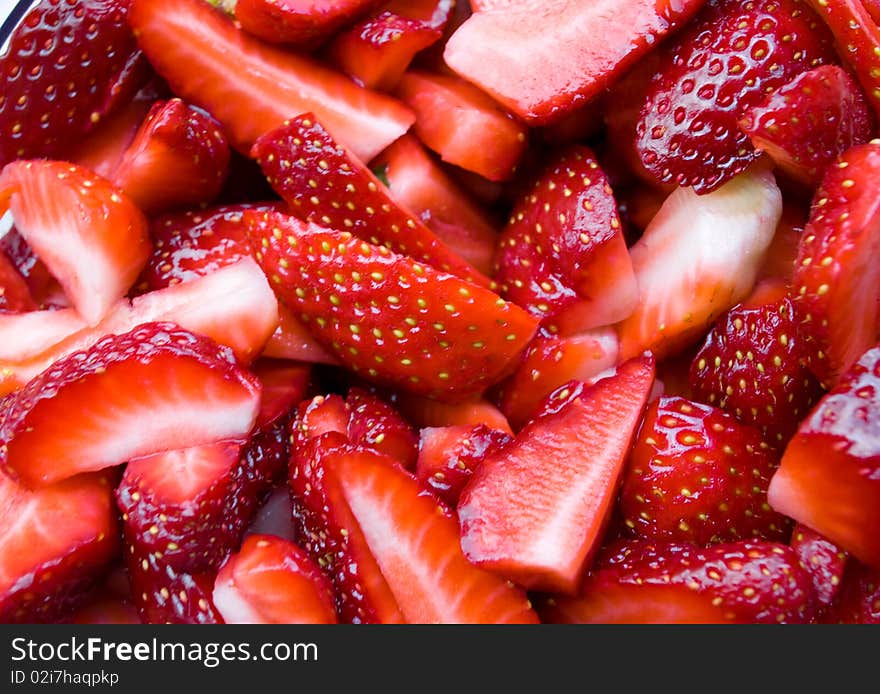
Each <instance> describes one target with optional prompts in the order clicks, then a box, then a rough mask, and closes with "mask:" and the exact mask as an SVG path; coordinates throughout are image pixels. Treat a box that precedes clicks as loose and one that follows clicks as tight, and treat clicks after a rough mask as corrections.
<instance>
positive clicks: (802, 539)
mask: <svg viewBox="0 0 880 694" xmlns="http://www.w3.org/2000/svg"><path fill="white" fill-rule="evenodd" d="M789 544H790V546H791V548H792V549H793V550H794V551H795V552H797V555H798V557H799V558H800V562H801V566H803V567H804V569H806V570H807V571H808V572H809V574H810V576H812V578H813V589H814V590H815V591H816V596H817V597H818V599H819V603H820V605H822V606H824V607H825V608H827V607H829V606H831V605H832V604H833V603H834V602H835V600H836V598H837V596H838V594H839V593H840V590H841V586H842V583H843V576H844V570H845V569H847V567H848V566H849V565H850V564H852V563H853V562H848V560H847V556H846V552H844V551H843V550H842V549H840V547H838V546H837V545H836V544H834V543H833V542H831V540H829V539H828V538H826V537H823V536H822V535H820V534H819V533H817V532H816V531H814V530H810V529H809V528H808V527H806V526H805V525H797V526H795V529H794V531H793V532H792V534H791V542H790V543H789ZM847 570H848V569H847Z"/></svg>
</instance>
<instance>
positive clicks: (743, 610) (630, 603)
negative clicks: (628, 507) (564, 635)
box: [541, 540, 815, 624]
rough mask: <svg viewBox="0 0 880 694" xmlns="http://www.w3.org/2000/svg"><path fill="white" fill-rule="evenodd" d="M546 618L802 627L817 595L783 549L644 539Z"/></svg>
mask: <svg viewBox="0 0 880 694" xmlns="http://www.w3.org/2000/svg"><path fill="white" fill-rule="evenodd" d="M541 616H542V618H543V620H544V621H545V622H553V623H575V624H578V623H580V624H603V623H624V624H625V623H629V624H632V623H649V622H653V623H665V624H674V623H683V624H691V623H697V624H725V623H746V624H779V623H794V624H802V623H809V622H810V621H812V619H813V617H814V616H815V596H814V595H813V586H812V582H811V580H810V576H809V574H808V573H807V572H806V571H805V570H804V569H803V568H802V567H801V566H800V564H799V562H798V557H797V555H796V554H795V552H794V551H793V550H792V549H790V548H789V547H786V546H785V545H780V544H778V543H773V542H746V541H744V542H736V543H731V544H723V545H715V546H714V547H710V548H708V549H698V548H695V547H693V546H690V545H687V544H677V543H654V542H650V541H647V540H639V541H635V542H628V543H620V544H617V545H614V546H612V547H611V548H609V550H608V551H607V552H606V554H605V556H604V558H603V560H602V561H601V562H600V565H599V567H598V568H597V570H596V571H594V572H593V574H592V575H591V576H590V577H589V579H588V580H587V581H586V583H585V585H584V589H583V591H582V593H581V597H576V598H555V599H551V600H550V601H548V604H547V607H546V609H543V610H542V611H541Z"/></svg>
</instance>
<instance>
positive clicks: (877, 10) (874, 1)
mask: <svg viewBox="0 0 880 694" xmlns="http://www.w3.org/2000/svg"><path fill="white" fill-rule="evenodd" d="M862 5H864V7H865V9H866V10H867V11H868V14H869V15H871V19H873V20H874V24H878V22H880V0H862Z"/></svg>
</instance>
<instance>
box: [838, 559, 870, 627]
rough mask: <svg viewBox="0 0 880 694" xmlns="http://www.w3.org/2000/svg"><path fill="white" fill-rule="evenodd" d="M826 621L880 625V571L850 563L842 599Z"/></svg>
mask: <svg viewBox="0 0 880 694" xmlns="http://www.w3.org/2000/svg"><path fill="white" fill-rule="evenodd" d="M826 621H828V622H830V623H832V624H880V570H878V569H874V568H871V567H869V566H865V565H864V564H860V563H859V562H857V561H850V562H849V563H848V564H847V568H846V572H845V573H844V576H843V585H842V586H841V589H840V598H839V599H838V601H837V603H836V604H835V605H834V606H833V608H832V609H831V611H830V613H829V615H828V619H827V620H826Z"/></svg>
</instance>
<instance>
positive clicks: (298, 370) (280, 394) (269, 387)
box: [252, 359, 312, 429]
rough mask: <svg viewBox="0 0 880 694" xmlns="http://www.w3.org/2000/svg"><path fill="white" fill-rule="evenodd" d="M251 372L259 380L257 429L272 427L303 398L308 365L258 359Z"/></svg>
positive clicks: (309, 370) (308, 379)
mask: <svg viewBox="0 0 880 694" xmlns="http://www.w3.org/2000/svg"><path fill="white" fill-rule="evenodd" d="M252 370H253V372H254V375H255V376H256V377H257V378H258V379H259V381H260V394H261V397H260V412H259V414H258V415H257V421H256V424H255V426H256V428H257V429H262V428H265V427H267V426H269V425H270V424H273V423H274V422H276V421H278V420H279V419H281V417H283V416H284V415H286V414H287V413H288V412H290V410H291V408H293V407H294V406H295V405H297V404H298V403H300V402H301V401H302V400H303V399H304V398H305V396H306V392H307V391H308V389H309V386H310V384H311V377H312V369H311V367H310V366H309V365H308V364H296V363H293V362H288V361H282V360H277V359H261V360H259V361H258V362H257V363H256V364H254V366H253V369H252Z"/></svg>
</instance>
